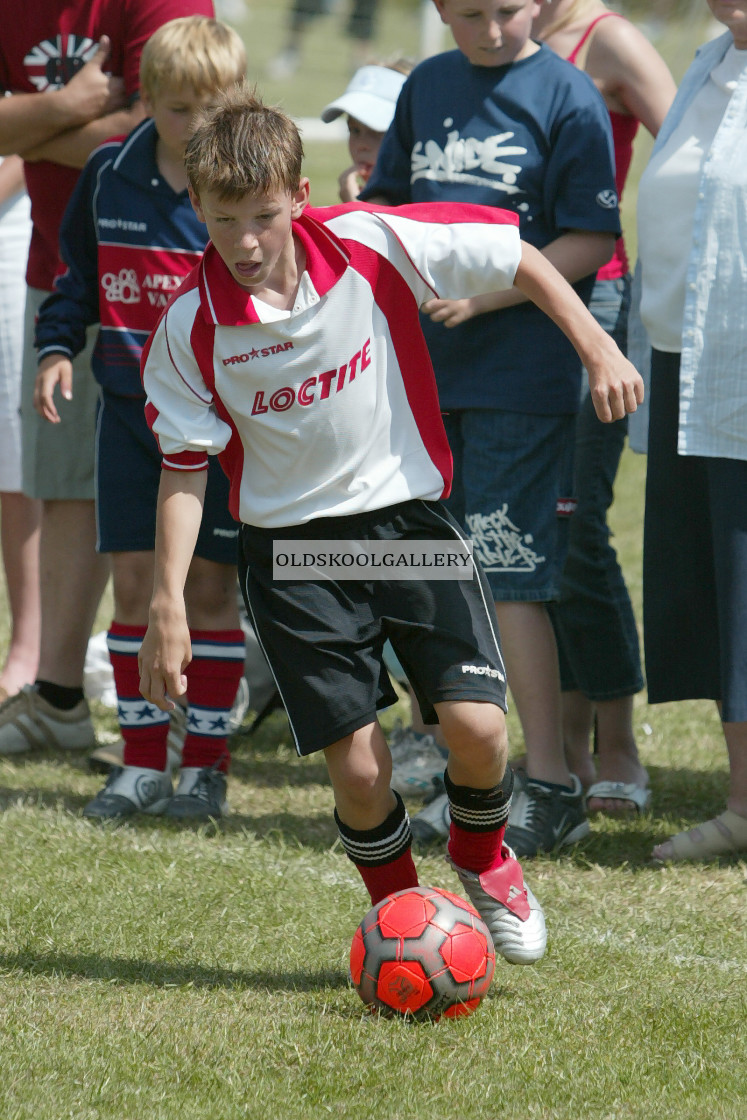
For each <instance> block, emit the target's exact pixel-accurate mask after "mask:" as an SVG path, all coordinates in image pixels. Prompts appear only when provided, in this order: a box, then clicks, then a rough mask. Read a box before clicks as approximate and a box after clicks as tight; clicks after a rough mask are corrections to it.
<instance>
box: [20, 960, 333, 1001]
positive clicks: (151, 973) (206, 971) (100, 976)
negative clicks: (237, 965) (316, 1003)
mask: <svg viewBox="0 0 747 1120" xmlns="http://www.w3.org/2000/svg"><path fill="white" fill-rule="evenodd" d="M0 971H3V972H23V973H26V974H28V975H30V976H66V977H78V978H79V979H82V980H105V981H107V982H109V983H110V982H111V981H113V980H114V981H117V980H118V981H121V982H122V983H124V984H150V985H151V986H152V987H154V988H185V987H190V988H230V989H250V990H252V991H258V992H315V991H332V990H338V989H341V988H347V987H348V986H349V981H348V977H347V973H346V972H343V971H342V970H341V969H335V968H324V969H314V970H312V969H310V970H304V971H292V970H291V971H280V970H278V971H276V970H272V969H261V968H260V969H256V970H255V971H243V970H237V969H229V968H208V967H206V966H204V965H199V964H194V965H192V964H172V963H171V962H168V961H144V960H139V959H137V958H127V957H105V956H101V955H99V954H96V953H41V954H39V953H33V952H31V951H30V950H27V951H21V952H17V953H0Z"/></svg>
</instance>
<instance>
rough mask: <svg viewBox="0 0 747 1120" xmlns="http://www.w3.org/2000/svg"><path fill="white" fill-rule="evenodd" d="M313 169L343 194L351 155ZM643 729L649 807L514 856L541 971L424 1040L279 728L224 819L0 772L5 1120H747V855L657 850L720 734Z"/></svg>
mask: <svg viewBox="0 0 747 1120" xmlns="http://www.w3.org/2000/svg"><path fill="white" fill-rule="evenodd" d="M270 7H273V6H272V5H269V6H268V5H266V4H265V5H261V4H255V5H254V16H253V19H252V20H251V21H249V22H248V24H247V26H246V34H247V39H248V41H249V43H250V50H253V52H254V51H256V54H255V57H259V45H257V46H256V48H252V43H251V38H250V29H251V28H252V27H255V28H256V27H257V26H258V25H260V24H261V22H262V20H263V19H264V16H265V15H267V16H268V27H270V26H271V28H272V29H273V34H275V33H276V32H277V34H276V35H275V41H273V42H270V41H269V39H268V41H263V43H262V51H263V54H264V56H266V57H269V55H270V54H271V52H272V50H273V49H274V48H275V46H276V45H277V41H279V23H278V20H277V18H276V17H275V18H274V20H273V21H270V20H269V8H270ZM278 7H279V5H278ZM263 13H264V14H263ZM401 23H402V28H404V26H405V18H404V15H403V16H402V21H401ZM388 26H391V27H392V29H393V31H394V32H396V31H399V30H400V24H399V22H398V21H397V20H391V19H390V23H389V24H388ZM315 34H316V32H315ZM319 34H320V35H321V32H319ZM328 34H329V33H328ZM403 34H404V32H403ZM268 36H269V32H268ZM392 37H393V38H394V36H392ZM683 38H684V33H683ZM393 45H394V46H399V44H398V43H396V42H395V43H394V44H393ZM403 45H404V43H403ZM337 47H338V51H339V53H340V54H343V53H344V45H341V44H340V42H339V40H338V42H337ZM683 69H684V65H682V66H681V67H680V68H679V73H680V74H681V72H682V70H683ZM327 76H328V75H327ZM338 78H339V75H338ZM325 80H326V76H325ZM338 89H339V80H338V81H337V82H336V83H335V82H333V81H332V80H331V79H330V81H329V83H328V85H325V86H324V89H323V90H322V89H321V79H320V89H319V90H317V89H316V86H315V94H314V98H313V102H314V105H313V107H312V105H311V95H310V94H309V106H308V108H306V109H304V106H303V105H302V104H301V105H297V106H290V105H289V107H290V108H291V109H292V111H293V112H297V113H299V114H300V113H302V112H304V111H306V112H309V113H311V112H312V111H316V110H318V107H319V106H321V105H322V104H323V103H324V101H325V100H326V99H327V98H328V97H330V96H333V95H334V94H335V93H336V92H338ZM317 92H319V93H320V96H318V97H317V96H316V93H317ZM288 96H289V100H290V91H289V95H288ZM294 96H295V95H294ZM309 156H310V159H309V166H310V169H311V171H312V174H313V175H314V177H315V179H316V180H317V181H318V182H319V183H320V184H321V186H320V190H321V191H325V190H327V191H328V192H329V195H328V197H320V198H319V199H318V201H320V202H322V201H331V200H332V198H333V196H334V182H335V178H336V174H337V170H338V169H339V166H340V158H341V157H340V151H339V148H337V149H335V146H334V145H320V146H318V147H315V148H314V149H313V150H311V149H310V151H309ZM644 474H645V460H644V459H642V458H640V457H636V456H634V455H632V454H629V453H626V455H625V457H624V459H623V464H622V468H621V473H620V478H619V483H618V489H617V500H616V503H615V507H614V510H613V527H614V530H615V534H616V537H615V539H616V543H617V546H618V549H619V551H620V555H621V557H622V561H623V565H624V568H625V571H626V575H627V577H628V580H629V584H630V587H631V590H632V593H633V596H634V600H635V603H636V609H637V610H638V612H639V617H640V554H641V511H642V494H643V482H644ZM110 609H111V608H110V604H109V602H108V601H107V602H106V603H105V604H104V605H103V606H102V610H101V612H100V616H99V624H98V625H99V627H100V628H101V627H104V626H106V624H107V622H108V620H109V617H110ZM6 635H7V607H6V605H5V602H4V600H3V601H2V602H0V649H1V648H2V643H3V642H4V641H5V640H6ZM403 714H404V713H403V712H402V711H401V710H400V706H398V707H397V708H395V709H393V710H390V711H389V712H387V713H386V714H385V723H386V725H387V726H389V725H391V722H392V721H393V720H394V718H396V717H397V716H401V715H403ZM95 718H96V724H97V728H98V730H99V731H100V733H101V734H102V735H109V736H112V735H113V734H114V733H115V724H114V721H113V717H112V714H111V712H109V711H108V710H106V709H104V708H101V707H97V708H96V711H95ZM635 725H636V732H637V734H638V737H639V742H640V746H641V751H642V756H643V758H644V761H645V763H646V764H647V766H648V768H649V772H650V775H651V785H652V789H653V809H652V812H651V814H650V815H647V816H645V817H642V818H641V819H638V820H634V821H631V822H621V821H612V820H597V821H596V822H595V823H594V825H593V829H592V835H591V836H590V837H589V838H588V840H586V841H584V842H583V843H582V844H580V845H579V846H578V847H576V848H575V849H573V850H571V851H569V852H566V853H564V854H562V855H558V856H552V857H544V858H540V859H537V860H534V861H532V862H530V863H528V864H527V878H528V879H529V881H530V882H531V884H532V886H533V888H534V890H535V891H536V893H537V895H538V896H539V898H540V899H541V901H542V902H543V905H544V907H545V909H546V913H547V920H548V929H549V947H548V953H547V956H546V958H545V959H544V961H543V962H542V963H541V964H540V965H538V966H535V967H533V968H527V969H520V968H515V967H512V966H509V965H506V964H500V965H499V966H498V967H497V971H496V979H495V981H494V984H493V988H492V991H491V993H490V996H489V998H488V999H487V1000H486V1001H485V1002H484V1003H483V1005H482V1007H480V1008H479V1009H478V1011H477V1012H476V1014H475V1015H474V1016H473V1017H472V1018H470V1019H467V1020H463V1021H459V1022H448V1023H442V1024H429V1025H420V1026H413V1025H410V1024H408V1023H406V1022H398V1021H386V1020H377V1019H374V1018H372V1017H370V1016H369V1015H368V1014H367V1013H366V1012H365V1011H364V1010H363V1008H362V1005H361V1004H360V1002H359V1000H358V998H357V996H356V995H355V993H354V992H353V991H352V990H351V989H350V988H349V986H348V983H347V953H348V948H349V944H350V939H351V937H352V934H353V931H354V929H355V927H356V925H357V923H358V921H359V920H360V917H361V916H362V914H363V913H364V911H365V910H366V909H367V903H366V897H365V894H364V891H363V889H362V887H361V885H360V882H359V879H358V876H357V873H356V872H355V869H354V868H353V866H352V864H350V863H349V862H348V860H347V859H346V858H345V856H344V855H343V853H342V851H341V850H340V847H339V845H338V844H337V842H336V833H335V829H334V825H333V821H332V818H331V809H332V798H331V793H330V789H329V786H328V784H327V781H326V778H325V774H324V769H323V766H322V764H321V762H320V760H317V759H314V758H312V759H308V760H306V761H304V762H301V761H299V760H298V759H297V758H296V757H295V754H294V752H293V751H292V749H291V745H290V739H289V735H288V729H287V724H286V721H285V719H284V717H283V716H282V715H281V714H276V715H275V716H273V717H271V718H270V719H269V720H268V721H267V724H266V725H265V727H264V728H262V729H261V731H260V732H259V733H258V734H257V736H256V737H255V738H253V739H251V740H250V739H249V738H247V737H246V736H244V737H242V736H241V735H239V736H237V737H236V739H235V741H234V743H233V747H234V751H235V762H234V766H233V771H232V778H231V786H230V800H231V807H232V814H231V816H230V817H229V818H227V820H226V821H225V822H224V823H223V824H222V825H221V827H220V828H218V829H213V828H200V829H195V830H189V829H182V830H180V829H179V828H177V827H175V826H173V825H171V824H169V823H167V822H162V821H157V820H151V819H143V820H142V821H139V822H137V823H134V824H130V825H127V826H125V827H122V828H119V829H110V828H101V827H98V826H95V825H93V824H90V823H88V822H86V821H84V820H82V818H81V817H80V810H81V808H82V806H83V805H84V804H85V802H86V801H87V800H88V799H89V798H90V797H92V796H93V794H94V793H95V792H96V790H97V789H98V788H99V786H100V782H101V779H100V778H97V777H95V776H93V775H91V774H89V772H88V770H87V769H86V765H85V759H84V758H82V757H71V758H64V759H61V758H59V757H55V756H52V755H48V756H43V757H42V756H39V757H35V758H30V759H23V760H19V761H16V762H13V761H0V808H1V809H2V812H0V852H2V860H3V865H4V867H5V873H4V883H3V890H2V892H0V1120H140V1118H146V1117H147V1120H177V1118H178V1120H238V1118H243V1117H247V1118H250V1120H255V1118H270V1120H318V1118H321V1117H338V1118H343V1120H426V1118H427V1117H436V1116H437V1117H439V1118H448V1120H498V1118H507V1120H534V1118H537V1120H592V1118H594V1120H597V1118H599V1120H659V1118H662V1117H666V1118H667V1120H745V1118H747V1062H745V1045H744V1023H745V1020H746V1018H747V934H746V933H745V922H744V912H745V903H746V902H747V866H745V863H744V862H737V861H732V862H729V861H725V862H723V863H718V864H712V865H708V866H703V867H692V868H690V867H671V868H661V867H657V866H654V865H652V864H651V863H650V861H649V853H650V851H651V848H652V845H653V844H654V843H655V842H657V841H658V840H660V839H662V838H664V837H665V836H667V835H668V834H670V833H671V832H672V831H673V830H676V829H678V828H680V827H682V826H688V825H691V824H693V823H695V822H696V821H697V820H699V819H702V818H703V817H705V816H707V815H711V814H712V813H714V812H717V811H719V810H720V808H721V807H722V803H723V798H724V793H725V781H726V775H725V754H724V750H723V747H722V742H721V736H720V731H719V726H718V722H717V720H716V718H715V714H714V712H713V710H712V706H710V705H707V704H696V703H692V704H679V705H661V706H657V707H649V706H648V705H647V704H646V701H645V695H644V696H641V697H639V698H638V703H637V706H636V711H635ZM510 728H511V735H512V747H513V750H514V751H515V753H517V754H518V753H519V752H520V751H521V739H520V731H519V728H518V726H517V724H516V720H515V717H514V716H513V714H512V715H511V716H510ZM411 809H412V810H413V811H415V810H416V809H417V805H416V804H412V805H411ZM441 856H442V853H441V851H440V850H431V851H429V852H426V853H423V854H421V855H420V856H419V869H420V874H421V879H422V881H423V882H424V883H428V884H433V885H436V886H445V887H449V888H451V889H457V886H458V884H457V882H456V879H455V877H454V875H453V873H452V872H451V870H450V869H449V868H448V867H447V866H446V864H445V863H444V861H443V859H442V858H441Z"/></svg>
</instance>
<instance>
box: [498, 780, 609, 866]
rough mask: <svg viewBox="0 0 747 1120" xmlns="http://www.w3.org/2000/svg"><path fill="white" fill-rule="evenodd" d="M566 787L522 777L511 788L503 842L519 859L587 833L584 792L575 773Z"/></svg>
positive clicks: (571, 840) (555, 847) (579, 838)
mask: <svg viewBox="0 0 747 1120" xmlns="http://www.w3.org/2000/svg"><path fill="white" fill-rule="evenodd" d="M571 778H572V779H573V782H572V785H571V787H570V788H568V789H566V788H565V787H564V786H557V785H550V784H549V783H546V782H539V781H537V780H536V779H534V778H526V779H525V780H524V782H522V784H521V786H520V787H518V788H517V789H515V790H514V796H513V799H512V802H511V812H510V813H509V817H508V825H507V827H506V843H507V844H509V845H510V847H511V848H513V850H514V851H515V852H516V854H517V856H519V857H520V858H526V857H527V856H536V855H539V854H540V853H541V852H554V851H555V850H556V849H557V848H565V847H567V846H568V845H570V844H577V843H578V841H579V840H583V838H584V837H585V836H588V835H589V822H588V820H587V817H586V806H585V805H584V793H583V789H582V788H581V782H580V781H579V779H578V778H577V776H576V775H575V774H572V775H571Z"/></svg>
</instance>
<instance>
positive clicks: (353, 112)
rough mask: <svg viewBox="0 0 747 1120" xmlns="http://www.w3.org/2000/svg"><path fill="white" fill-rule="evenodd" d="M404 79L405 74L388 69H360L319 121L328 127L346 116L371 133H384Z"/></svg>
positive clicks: (378, 67)
mask: <svg viewBox="0 0 747 1120" xmlns="http://www.w3.org/2000/svg"><path fill="white" fill-rule="evenodd" d="M406 77H407V75H406V74H400V72H399V70H390V69H389V67H387V66H361V68H360V70H356V72H355V74H353V77H352V78H351V79H350V84H349V86H348V88H347V89H346V90H345V92H344V93H343V95H342V97H338V98H337V100H336V101H333V102H332V103H331V104H330V105H327V107H326V108H325V109H322V114H321V116H322V120H323V121H326V122H327V123H328V122H329V121H333V120H335V119H336V118H337V117H339V116H341V115H342V114H343V113H349V114H350V116H351V117H355V119H356V120H358V121H360V122H361V124H365V125H366V127H367V128H372V129H373V130H374V132H386V130H387V129H388V128H389V125H390V124H391V123H392V118H393V117H394V107H395V105H396V104H397V98H398V97H399V91H400V90H401V89H402V86H403V85H404V84H405V79H406Z"/></svg>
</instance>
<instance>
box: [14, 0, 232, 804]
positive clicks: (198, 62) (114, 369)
mask: <svg viewBox="0 0 747 1120" xmlns="http://www.w3.org/2000/svg"><path fill="white" fill-rule="evenodd" d="M245 72H246V53H245V49H244V45H243V43H242V41H241V39H240V37H239V36H238V35H237V34H236V32H235V31H233V30H232V29H231V28H229V27H227V26H226V25H225V24H223V23H221V22H220V21H218V20H214V19H209V18H207V17H204V16H185V17H183V18H180V19H175V20H171V21H169V22H168V23H166V24H164V25H163V26H162V27H161V28H160V29H159V30H158V31H156V32H155V34H154V35H152V36H151V38H150V39H149V40H148V42H147V43H146V44H145V47H144V49H143V54H142V59H141V66H140V84H141V95H142V99H143V104H144V106H145V108H146V111H147V113H148V117H147V119H146V120H145V121H143V122H142V123H141V124H140V125H138V127H137V128H135V129H134V130H133V131H132V132H131V133H130V134H129V135H128V136H126V137H123V138H122V137H120V138H115V139H113V140H110V141H107V143H105V144H103V145H101V147H99V148H97V149H96V151H95V152H93V154H92V155H91V157H90V159H89V160H88V162H87V164H86V166H85V168H84V169H83V172H82V174H81V177H80V179H79V181H78V185H77V187H76V190H75V192H74V193H73V196H72V198H71V201H70V204H69V206H68V208H67V210H66V212H65V216H64V219H63V222H62V227H61V238H60V240H61V252H62V257H63V259H64V262H65V264H66V265H67V270H66V272H65V273H64V274H63V275H62V276H60V277H59V278H58V280H57V282H56V285H55V291H54V292H53V294H52V295H51V296H49V298H48V299H47V300H46V301H45V302H44V304H43V305H42V307H41V310H40V313H39V319H38V322H37V328H36V344H37V348H38V351H39V373H38V377H37V385H36V397H35V403H36V405H37V409H38V411H39V412H40V413H41V414H42V415H43V416H45V417H46V418H47V419H48V420H49V421H51V422H52V423H57V422H58V421H59V414H58V411H57V406H56V404H55V400H54V393H55V389H56V388H57V387H58V386H59V389H60V392H61V395H62V397H63V398H64V399H70V397H71V396H72V392H73V367H72V359H73V358H74V357H75V355H76V354H77V353H79V351H80V350H81V349H82V347H83V344H84V341H85V333H86V328H87V327H88V326H89V325H91V324H93V323H99V333H98V338H97V343H96V346H95V349H94V353H93V357H92V363H91V365H92V370H93V373H94V376H95V377H96V379H97V381H98V382H99V385H100V389H101V395H100V404H99V412H98V423H97V426H96V522H97V533H98V542H97V547H98V550H99V551H100V552H108V553H110V554H111V557H112V579H113V591H114V619H113V621H112V623H111V626H110V628H109V632H108V647H109V655H110V658H111V662H112V668H113V671H114V684H115V688H116V691H117V698H118V709H117V710H118V717H119V722H120V727H121V731H122V738H123V740H124V749H123V765H122V766H117V767H115V768H114V769H113V770H112V772H111V773H110V775H109V777H108V780H107V782H106V785H105V786H104V788H103V789H102V790H101V791H100V792H99V793H98V794H97V795H96V797H95V798H94V799H93V800H92V801H91V802H89V804H88V805H87V806H86V807H85V809H84V815H85V816H86V817H91V818H98V819H106V820H112V819H122V818H124V817H129V816H132V815H133V814H135V813H140V812H144V813H151V814H161V815H164V816H168V817H172V818H176V819H185V818H188V819H195V818H196V819H209V818H213V817H218V816H221V815H222V813H223V812H224V810H225V793H226V775H227V772H228V764H229V757H230V756H229V751H228V746H227V735H228V730H229V712H230V709H231V706H232V704H233V701H234V698H235V696H236V692H237V688H238V685H239V681H240V679H241V676H242V674H243V670H244V654H245V648H244V635H243V631H242V630H241V627H240V625H239V618H238V611H237V605H236V593H235V586H236V538H237V535H238V529H237V526H236V523H235V521H234V520H233V518H232V517H231V515H230V513H229V512H228V486H227V484H226V479H225V476H224V474H223V472H222V471H221V470H220V467H219V465H218V463H217V461H216V462H214V464H213V467H212V469H211V471H210V472H209V474H210V480H209V483H208V501H207V503H206V507H205V515H204V517H203V520H202V526H201V530H200V536H199V541H198V543H197V546H196V549H195V556H194V558H193V561H192V564H191V566H190V574H189V580H188V583H187V600H188V604H189V617H190V626H191V633H192V641H193V651H194V657H193V659H192V664H191V665H190V671H189V686H188V689H187V732H186V737H185V740H184V745H183V749H182V755H181V768H180V771H179V781H178V784H177V787H176V791H174V790H173V789H172V781H171V768H170V766H169V765H168V753H167V736H168V732H169V719H168V715H167V714H166V713H164V712H162V711H159V710H158V709H157V708H155V707H154V706H153V705H148V704H144V703H143V699H142V696H141V695H140V693H139V689H138V682H139V673H138V666H137V655H138V650H139V649H140V643H141V641H142V639H143V635H144V634H145V629H146V624H147V620H148V604H149V601H150V592H151V588H152V585H153V563H154V560H153V546H154V541H155V510H156V500H157V495H158V481H159V477H160V464H161V457H160V454H159V451H158V447H157V445H156V442H155V440H154V439H153V436H152V434H151V432H150V430H149V428H148V425H147V423H146V421H145V415H144V411H143V403H144V402H143V389H142V383H141V381H140V355H141V351H142V347H143V344H144V343H145V341H146V339H147V338H148V335H149V333H150V331H151V330H152V329H153V327H154V326H155V324H156V322H157V321H158V317H159V315H160V313H161V311H162V310H163V307H164V306H165V305H166V303H167V302H168V299H169V298H170V296H171V294H172V293H173V291H174V289H175V288H178V286H179V284H180V282H181V280H182V278H183V277H184V276H185V275H187V273H189V272H190V270H191V269H192V268H193V267H194V265H195V264H196V262H197V261H198V260H199V259H200V257H201V256H202V252H203V250H204V248H205V241H206V238H205V231H204V227H203V226H202V225H201V224H200V222H199V221H198V220H197V218H196V216H195V214H194V211H193V209H192V206H191V204H190V200H189V196H188V193H187V177H186V173H185V170H184V149H185V146H186V143H187V140H188V139H189V136H190V134H191V128H192V121H193V118H194V115H195V113H196V111H197V110H198V109H199V108H200V107H202V106H205V105H209V104H211V103H212V102H213V101H214V100H215V98H216V97H217V95H218V91H219V90H220V89H222V88H223V87H225V86H227V85H233V84H234V83H236V82H238V81H240V80H242V79H243V77H244V75H245Z"/></svg>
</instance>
